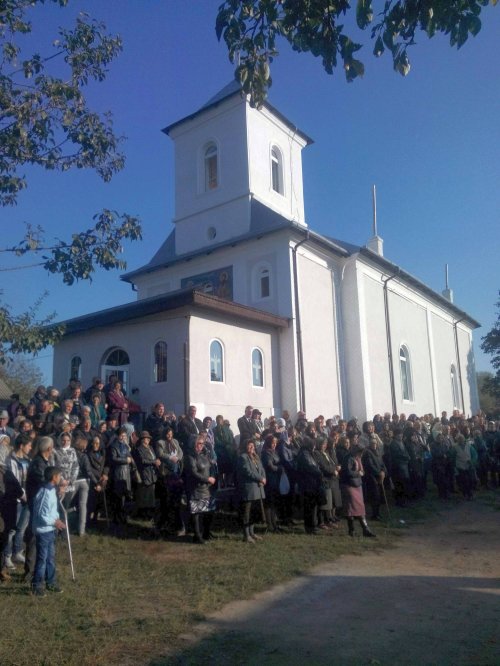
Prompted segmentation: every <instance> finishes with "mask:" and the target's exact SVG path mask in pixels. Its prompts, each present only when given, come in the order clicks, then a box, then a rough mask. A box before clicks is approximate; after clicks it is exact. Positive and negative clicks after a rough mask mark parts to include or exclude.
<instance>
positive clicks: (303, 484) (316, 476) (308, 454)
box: [297, 447, 323, 494]
mask: <svg viewBox="0 0 500 666" xmlns="http://www.w3.org/2000/svg"><path fill="white" fill-rule="evenodd" d="M297 480H298V483H299V489H300V491H301V492H302V493H307V494H313V493H318V492H319V490H320V488H321V484H322V483H323V474H322V473H321V470H320V468H319V465H318V463H317V462H316V460H315V459H314V456H313V454H312V451H311V450H310V449H308V448H306V447H302V448H301V449H300V451H299V455H298V456H297Z"/></svg>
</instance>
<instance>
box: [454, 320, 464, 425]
mask: <svg viewBox="0 0 500 666" xmlns="http://www.w3.org/2000/svg"><path fill="white" fill-rule="evenodd" d="M464 319H465V317H462V319H457V321H455V322H453V337H454V338H455V354H456V356H457V366H458V381H459V383H460V397H461V398H462V412H463V413H464V414H465V402H464V386H463V383H462V364H461V363H460V350H459V348H458V333H457V325H458V324H460V322H461V321H464Z"/></svg>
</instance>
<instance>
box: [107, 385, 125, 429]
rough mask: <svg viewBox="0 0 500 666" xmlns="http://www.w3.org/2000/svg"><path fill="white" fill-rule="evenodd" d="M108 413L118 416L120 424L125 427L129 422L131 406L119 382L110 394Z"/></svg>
mask: <svg viewBox="0 0 500 666" xmlns="http://www.w3.org/2000/svg"><path fill="white" fill-rule="evenodd" d="M108 411H109V413H110V414H114V415H116V417H117V418H118V424H119V425H123V424H125V423H127V421H128V415H129V405H128V400H127V396H126V395H125V394H124V393H123V391H122V385H121V383H120V382H119V381H115V382H114V383H113V388H112V389H111V391H110V392H109V393H108Z"/></svg>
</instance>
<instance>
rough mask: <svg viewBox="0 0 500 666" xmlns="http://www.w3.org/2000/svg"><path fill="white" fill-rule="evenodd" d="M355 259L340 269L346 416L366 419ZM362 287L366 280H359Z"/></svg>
mask: <svg viewBox="0 0 500 666" xmlns="http://www.w3.org/2000/svg"><path fill="white" fill-rule="evenodd" d="M357 272H358V271H357V265H356V258H355V257H351V258H349V259H347V260H346V262H345V264H344V267H343V268H342V269H341V271H340V275H341V279H340V285H341V309H342V320H343V322H344V350H345V381H346V385H345V386H344V390H345V395H346V400H345V406H346V411H345V414H344V416H345V417H346V418H351V417H352V416H357V417H358V418H360V419H361V418H363V417H364V416H365V415H366V414H367V405H366V393H365V380H364V373H363V362H366V361H364V357H363V345H362V337H361V319H360V303H359V294H360V292H359V288H358V274H357ZM359 282H360V284H361V288H362V286H363V280H360V281H359Z"/></svg>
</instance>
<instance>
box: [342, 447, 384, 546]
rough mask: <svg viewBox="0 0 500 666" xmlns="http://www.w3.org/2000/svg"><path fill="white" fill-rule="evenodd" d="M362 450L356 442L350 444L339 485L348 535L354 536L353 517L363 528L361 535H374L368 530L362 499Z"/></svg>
mask: <svg viewBox="0 0 500 666" xmlns="http://www.w3.org/2000/svg"><path fill="white" fill-rule="evenodd" d="M362 452H363V449H362V448H361V447H360V446H359V445H358V444H354V445H352V446H351V448H350V449H349V453H348V454H347V455H346V456H345V457H344V459H343V461H342V469H341V471H340V487H341V490H342V499H343V503H344V511H345V515H346V518H347V526H348V529H349V536H354V519H355V518H356V520H358V521H359V523H360V525H361V527H362V529H363V536H365V537H374V536H375V534H374V533H373V532H372V531H371V530H370V528H369V527H368V524H367V522H366V510H365V503H364V501H363V474H364V470H363V463H362V462H361V454H362Z"/></svg>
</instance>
